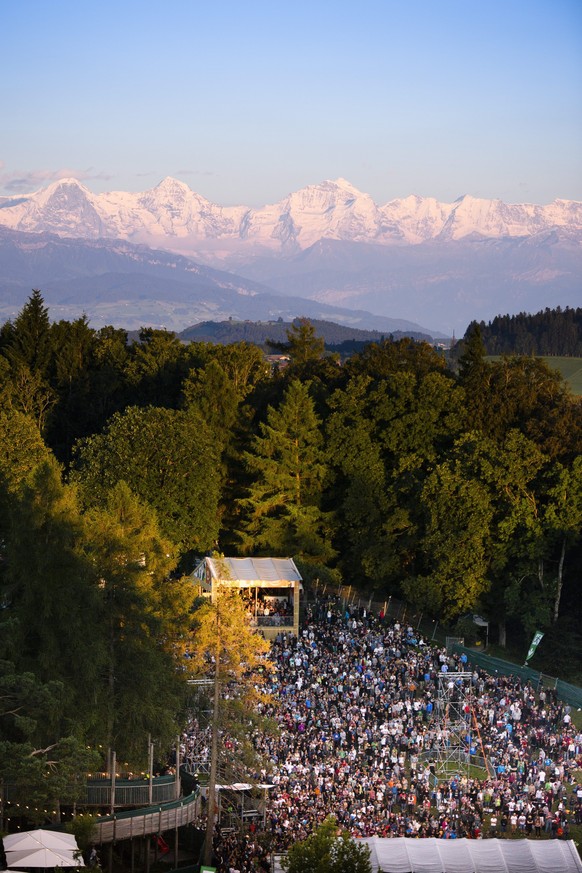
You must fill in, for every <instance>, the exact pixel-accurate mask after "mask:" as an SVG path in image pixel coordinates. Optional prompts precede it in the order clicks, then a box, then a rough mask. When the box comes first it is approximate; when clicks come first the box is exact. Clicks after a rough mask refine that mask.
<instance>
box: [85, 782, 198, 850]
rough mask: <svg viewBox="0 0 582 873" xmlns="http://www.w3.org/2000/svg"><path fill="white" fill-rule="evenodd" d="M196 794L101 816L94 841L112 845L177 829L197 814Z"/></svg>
mask: <svg viewBox="0 0 582 873" xmlns="http://www.w3.org/2000/svg"><path fill="white" fill-rule="evenodd" d="M198 796H199V793H198V791H195V792H193V793H192V794H189V795H188V797H182V798H181V799H180V800H174V801H173V802H172V803H163V804H160V805H159V806H157V807H155V808H154V807H151V806H149V807H147V809H135V810H131V811H127V812H119V813H115V815H108V816H102V817H101V818H98V819H97V820H96V822H95V842H96V843H100V844H103V843H112V842H113V843H114V842H116V841H117V840H130V839H132V838H133V837H145V836H148V835H149V834H160V833H163V832H164V831H169V830H176V829H177V828H180V827H182V826H183V825H187V824H191V823H192V822H193V821H194V820H195V819H196V817H197V815H198Z"/></svg>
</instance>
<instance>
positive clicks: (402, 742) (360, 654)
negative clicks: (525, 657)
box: [182, 603, 582, 873]
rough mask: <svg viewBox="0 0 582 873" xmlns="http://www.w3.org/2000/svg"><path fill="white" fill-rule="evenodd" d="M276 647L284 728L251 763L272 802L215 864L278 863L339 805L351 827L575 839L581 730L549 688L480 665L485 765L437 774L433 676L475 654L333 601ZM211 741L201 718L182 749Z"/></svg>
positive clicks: (220, 851) (385, 833)
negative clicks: (278, 856) (482, 774)
mask: <svg viewBox="0 0 582 873" xmlns="http://www.w3.org/2000/svg"><path fill="white" fill-rule="evenodd" d="M271 657H272V658H273V660H274V662H275V664H276V667H277V669H276V671H275V673H274V674H273V677H272V680H271V688H270V689H269V690H270V691H271V694H272V696H273V698H274V699H276V700H277V705H269V706H268V707H266V708H265V712H264V714H265V715H267V716H273V717H275V718H276V719H277V721H278V724H279V732H278V734H276V735H267V734H257V735H256V736H255V737H254V738H253V739H254V744H255V747H256V749H257V751H258V753H259V754H260V756H261V759H262V760H263V761H264V765H263V768H262V769H261V771H260V772H257V773H254V774H251V775H252V776H253V777H254V778H255V779H256V780H257V781H258V782H261V783H268V784H270V785H271V786H272V787H271V788H270V789H269V791H268V808H267V810H266V812H265V815H264V819H263V816H262V815H261V817H260V820H259V822H258V823H256V824H254V825H253V831H254V832H248V833H243V834H240V833H230V834H228V835H225V834H222V833H221V832H220V828H219V827H217V832H216V840H215V853H216V864H217V869H218V870H219V871H224V873H236V871H237V870H238V871H239V873H249V871H253V870H257V869H265V870H266V869H269V868H268V863H267V858H268V852H270V851H275V852H284V851H285V850H286V849H287V848H288V847H289V846H290V845H291V844H292V843H294V842H296V841H298V840H303V839H305V838H306V837H307V836H308V835H309V834H310V833H311V832H312V831H313V830H314V828H315V827H316V826H317V825H318V824H319V823H321V822H322V821H323V820H324V819H325V818H326V817H327V816H328V815H332V814H333V815H334V816H335V817H336V819H337V820H338V823H339V824H340V825H341V826H342V827H344V828H346V829H348V830H349V832H350V833H351V834H352V835H353V836H354V837H356V838H357V837H367V836H372V835H378V836H381V837H396V836H400V837H401V836H405V837H414V838H421V837H440V838H443V839H456V838H458V837H470V838H480V837H488V836H495V837H503V836H506V835H512V836H513V835H517V834H520V835H521V834H523V835H525V836H527V837H533V838H535V837H541V835H542V831H543V832H544V833H546V834H549V835H550V836H551V837H563V838H567V837H568V835H569V819H570V818H571V817H573V819H574V821H575V822H576V823H581V822H582V787H578V786H577V785H576V784H575V782H574V779H573V774H574V771H575V770H576V769H577V768H579V767H580V766H581V765H582V733H581V732H580V731H578V730H577V729H576V727H575V726H574V725H573V723H572V719H571V713H570V708H569V707H568V706H565V705H564V704H563V703H561V702H560V701H559V700H558V699H557V698H556V696H555V694H554V693H553V692H552V691H541V692H540V693H539V694H537V693H536V692H535V690H534V689H533V687H532V686H531V685H530V684H529V683H524V682H522V680H520V679H519V678H515V677H505V676H499V675H489V674H487V673H486V672H484V671H483V670H475V671H474V673H473V677H472V679H473V688H474V699H473V707H472V710H473V711H472V712H471V713H467V721H468V722H469V721H471V724H472V731H471V732H470V733H471V736H472V742H473V746H474V749H473V751H474V752H475V753H476V754H478V755H484V756H485V758H486V759H487V761H488V764H489V776H488V778H483V779H477V778H471V777H467V776H466V775H463V774H462V773H458V774H454V775H452V776H451V777H450V778H447V779H442V778H441V779H439V778H438V777H437V775H436V774H437V769H438V768H437V758H438V754H437V747H438V745H439V739H442V738H441V737H439V736H438V733H437V731H438V730H439V724H438V722H437V721H436V720H434V719H433V714H434V711H435V707H436V705H437V697H438V677H439V673H441V674H442V673H447V674H448V675H450V676H451V682H453V681H454V674H455V673H456V672H458V671H466V670H467V669H468V668H467V665H466V659H463V660H462V659H461V657H459V656H456V655H453V656H451V655H449V654H448V653H447V652H446V650H445V649H443V648H441V647H439V646H433V645H428V644H426V643H425V642H424V641H423V640H418V639H417V638H416V637H415V634H414V633H413V630H412V628H410V627H401V626H400V624H399V622H398V621H390V622H388V621H386V620H385V619H384V618H383V617H382V618H376V617H374V616H372V615H370V614H369V613H368V612H367V611H366V610H365V609H363V610H361V609H359V610H357V611H355V612H352V611H348V612H346V613H345V614H343V615H340V614H339V613H338V611H337V609H331V608H329V607H328V604H327V603H326V604H325V605H324V604H319V605H316V606H315V607H314V608H312V609H311V610H309V611H308V616H307V620H306V623H305V626H304V627H303V629H302V631H301V633H300V636H299V638H298V639H295V638H293V637H291V636H288V635H284V634H281V635H280V637H279V638H278V639H277V640H276V642H274V643H273V645H272V649H271ZM441 727H442V725H441ZM477 742H478V747H476V746H475V744H476V743H477ZM208 749H209V740H208V737H207V736H206V734H205V732H204V731H200V729H199V726H198V725H197V724H193V726H192V729H191V730H190V731H189V732H188V734H187V735H186V736H185V737H184V743H183V749H182V754H183V759H184V760H187V761H190V763H191V765H192V767H194V766H196V765H197V764H199V763H200V762H201V761H204V760H205V757H206V756H207V755H208ZM568 810H569V811H570V813H569V812H568ZM263 821H264V824H265V827H264V828H263Z"/></svg>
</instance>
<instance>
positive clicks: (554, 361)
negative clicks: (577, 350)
mask: <svg viewBox="0 0 582 873" xmlns="http://www.w3.org/2000/svg"><path fill="white" fill-rule="evenodd" d="M487 360H488V361H499V360H501V357H500V355H487ZM542 360H543V361H545V362H546V364H547V365H548V367H551V368H552V369H553V370H557V371H558V372H559V373H561V375H562V377H563V379H564V380H565V381H566V382H567V383H568V385H569V386H570V389H571V390H572V392H573V393H574V394H577V395H578V396H582V358H562V357H558V356H556V357H553V356H551V355H542Z"/></svg>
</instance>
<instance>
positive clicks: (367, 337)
mask: <svg viewBox="0 0 582 873" xmlns="http://www.w3.org/2000/svg"><path fill="white" fill-rule="evenodd" d="M310 323H311V324H312V325H313V328H314V329H315V333H316V335H317V336H318V337H321V338H322V339H323V340H324V341H325V345H326V348H328V349H340V348H341V347H342V345H344V344H345V345H347V344H353V345H357V344H359V345H362V346H363V345H365V344H366V343H372V342H376V343H379V342H382V340H385V339H389V338H392V339H395V340H397V339H401V338H402V337H409V338H410V339H414V340H417V341H423V340H424V341H425V342H431V341H432V339H433V338H432V337H431V336H430V335H427V334H423V333H420V332H418V331H410V330H408V331H402V330H393V331H390V332H389V333H386V332H382V331H379V330H362V329H361V328H355V327H348V326H347V325H343V324H337V323H336V322H331V321H321V320H318V319H316V318H312V319H310ZM292 324H293V322H292V321H283V319H281V320H278V321H269V322H258V321H235V320H234V319H229V320H228V321H204V322H200V323H199V324H194V325H192V326H191V327H188V328H186V330H183V331H181V332H180V333H179V334H178V335H179V337H180V339H182V340H185V341H198V342H210V343H215V344H219V345H228V344H229V343H235V342H249V343H253V344H254V345H258V346H262V347H263V348H265V349H268V348H269V343H270V341H273V342H277V343H285V342H286V341H287V332H288V330H289V329H290V328H291V325H292Z"/></svg>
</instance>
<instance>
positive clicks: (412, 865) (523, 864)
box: [357, 837, 582, 873]
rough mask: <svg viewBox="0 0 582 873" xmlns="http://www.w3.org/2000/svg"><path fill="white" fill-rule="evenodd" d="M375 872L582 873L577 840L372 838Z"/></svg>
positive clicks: (365, 841)
mask: <svg viewBox="0 0 582 873" xmlns="http://www.w3.org/2000/svg"><path fill="white" fill-rule="evenodd" d="M357 842H358V843H367V845H368V846H369V847H370V862H371V864H372V870H373V871H374V873H377V871H382V873H558V871H559V873H582V861H581V860H580V856H579V854H578V851H577V849H576V846H575V844H574V842H573V840H539V841H537V840H527V839H522V840H495V839H487V840H467V839H461V840H439V839H436V838H434V837H432V838H427V839H422V840H412V839H407V838H406V837H395V838H393V839H387V838H383V837H368V838H367V839H363V840H358V841H357Z"/></svg>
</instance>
